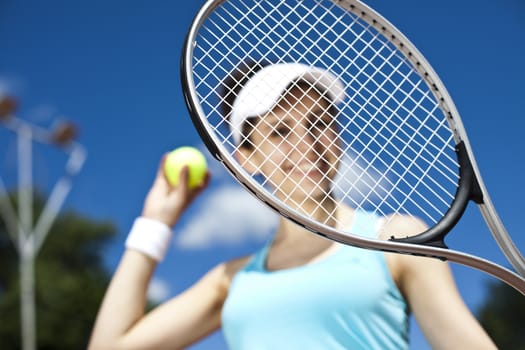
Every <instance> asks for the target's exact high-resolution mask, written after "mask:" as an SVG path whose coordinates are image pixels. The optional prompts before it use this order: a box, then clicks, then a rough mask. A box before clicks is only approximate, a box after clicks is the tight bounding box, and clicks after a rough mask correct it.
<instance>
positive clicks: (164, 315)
mask: <svg viewBox="0 0 525 350" xmlns="http://www.w3.org/2000/svg"><path fill="white" fill-rule="evenodd" d="M245 260H246V259H239V260H235V261H232V262H229V263H224V264H220V265H218V266H216V267H215V268H214V269H212V270H210V271H209V272H208V273H207V274H206V275H204V276H203V277H202V278H201V279H200V280H199V281H198V282H197V283H195V284H194V285H193V286H191V287H190V288H188V289H187V290H186V291H184V292H182V293H181V294H179V295H177V296H176V297H174V298H172V299H171V300H169V301H167V302H165V303H164V304H162V305H160V306H158V307H157V308H155V309H154V310H152V311H151V312H149V313H148V314H146V315H145V316H144V317H143V318H142V319H141V320H140V321H139V322H137V324H135V325H134V326H133V328H132V329H131V330H130V331H129V332H127V334H126V335H125V336H124V337H123V338H122V339H121V341H120V342H119V348H123V349H146V348H148V349H158V348H166V347H169V348H170V349H178V348H184V347H186V346H188V345H190V344H193V343H195V342H197V341H198V340H200V339H202V338H204V337H205V336H206V335H208V334H210V333H211V332H213V331H215V330H217V329H218V328H219V327H220V325H221V310H222V305H223V303H224V301H225V299H226V296H227V293H228V289H229V283H230V282H231V278H232V277H233V275H234V274H235V273H236V272H237V271H238V269H239V268H241V267H242V266H243V265H244V263H245Z"/></svg>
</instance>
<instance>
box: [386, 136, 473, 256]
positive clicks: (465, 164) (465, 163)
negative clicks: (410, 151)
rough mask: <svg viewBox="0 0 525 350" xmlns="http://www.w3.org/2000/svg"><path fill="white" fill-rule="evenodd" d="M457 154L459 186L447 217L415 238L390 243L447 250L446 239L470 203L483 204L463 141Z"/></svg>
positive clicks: (395, 240)
mask: <svg viewBox="0 0 525 350" xmlns="http://www.w3.org/2000/svg"><path fill="white" fill-rule="evenodd" d="M456 154H457V157H458V163H459V184H458V189H457V191H456V194H455V196H454V201H453V202H452V204H451V206H450V208H449V209H448V210H447V212H446V213H445V215H444V216H443V217H442V218H441V220H439V221H438V222H437V223H436V224H435V225H434V226H432V227H431V228H429V229H428V230H426V231H424V232H422V233H420V234H417V235H415V236H410V237H404V238H395V236H391V238H390V241H393V242H399V243H410V244H421V245H427V246H432V247H438V248H446V249H448V247H447V245H446V244H445V237H446V235H447V234H448V233H449V232H450V231H451V230H452V229H453V228H454V226H456V224H457V223H458V221H459V219H460V218H461V216H462V215H463V213H464V212H465V209H466V208H467V205H468V203H469V201H473V202H475V203H477V204H482V203H483V192H482V190H481V187H480V186H479V183H478V180H477V178H476V173H475V172H474V168H473V167H472V163H471V162H470V158H469V156H468V152H467V147H466V146H465V143H464V142H463V141H461V142H459V143H458V144H457V145H456Z"/></svg>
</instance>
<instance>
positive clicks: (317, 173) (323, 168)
mask: <svg viewBox="0 0 525 350" xmlns="http://www.w3.org/2000/svg"><path fill="white" fill-rule="evenodd" d="M288 170H290V171H291V172H292V173H298V174H300V175H301V176H303V177H304V176H307V177H321V176H323V175H324V174H326V172H327V170H328V165H327V164H326V162H318V163H311V162H308V161H304V162H301V163H299V164H297V165H294V166H291V167H290V169H288Z"/></svg>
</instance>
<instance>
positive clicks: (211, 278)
mask: <svg viewBox="0 0 525 350" xmlns="http://www.w3.org/2000/svg"><path fill="white" fill-rule="evenodd" d="M250 258H251V256H244V257H241V258H237V259H233V260H230V261H226V262H223V263H220V264H218V265H216V266H215V267H214V268H213V269H211V270H210V271H209V272H208V273H207V274H206V275H205V276H204V277H203V279H202V281H203V282H204V281H207V283H206V282H204V283H205V284H213V285H215V287H216V288H217V289H218V290H219V291H220V294H222V297H223V298H225V297H226V295H227V294H228V291H229V289H230V284H231V281H232V279H233V277H234V276H235V274H236V273H237V272H238V271H239V270H240V269H242V268H243V267H244V265H246V263H247V262H248V260H249V259H250Z"/></svg>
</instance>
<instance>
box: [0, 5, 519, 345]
mask: <svg viewBox="0 0 525 350" xmlns="http://www.w3.org/2000/svg"><path fill="white" fill-rule="evenodd" d="M202 3H203V1H183V2H177V1H155V2H152V1H148V2H147V1H136V0H130V1H100V0H94V1H90V2H75V1H65V0H49V1H45V2H43V1H36V0H32V1H15V0H2V1H1V2H0V96H1V95H6V94H11V95H14V96H16V97H17V98H18V99H19V100H20V108H19V109H18V111H17V116H18V117H19V118H23V119H25V120H28V121H30V122H32V123H35V124H37V125H39V126H42V127H49V126H51V125H52V124H53V123H54V122H56V120H61V119H69V120H72V121H74V122H75V123H76V124H77V125H78V127H79V129H80V134H79V139H78V141H79V142H80V143H82V144H83V145H84V146H85V147H86V149H87V151H88V158H87V162H86V164H85V166H84V168H83V170H82V172H81V173H80V174H79V176H78V177H77V178H76V179H75V183H74V186H73V188H72V191H71V192H70V194H69V196H68V198H67V201H66V203H65V206H66V207H68V208H74V209H76V210H77V211H79V212H81V213H83V214H85V215H87V216H89V217H92V218H94V219H109V220H112V221H114V222H115V223H116V225H117V227H118V230H119V232H118V236H117V238H116V239H115V241H114V243H113V244H112V245H111V246H109V247H108V249H107V251H106V252H105V255H106V257H107V265H108V269H110V271H112V270H113V269H114V268H115V266H116V263H117V261H118V259H119V256H120V254H121V253H122V249H123V248H122V247H123V241H124V239H125V236H126V234H127V231H128V229H129V227H130V225H131V223H132V221H133V219H134V218H135V217H136V216H137V215H138V214H139V213H140V210H141V206H142V200H143V198H144V196H145V194H146V191H147V190H148V188H149V185H150V183H151V181H152V179H153V176H154V174H155V171H156V167H157V163H158V160H159V158H160V156H161V155H162V154H163V153H164V152H166V151H168V150H170V149H172V148H175V147H178V146H182V145H192V146H196V147H199V148H203V145H202V143H201V141H200V139H199V137H198V135H197V133H196V131H195V129H194V128H193V126H192V124H191V121H190V118H189V116H188V113H187V111H186V107H185V104H184V101H183V95H182V92H181V88H180V74H179V61H180V52H181V49H182V44H183V40H184V36H185V34H186V30H187V28H188V26H189V25H190V22H191V18H192V17H193V15H194V14H195V13H196V11H197V9H198V7H199V6H200V5H201V4H202ZM368 4H369V5H370V6H372V7H373V8H375V9H376V10H378V11H379V12H380V13H382V14H383V16H385V17H386V18H388V19H389V20H390V21H391V22H392V23H394V24H395V25H396V26H397V27H398V28H399V29H400V30H401V31H402V32H404V33H405V34H406V36H407V37H408V38H410V39H411V40H412V41H413V43H414V44H415V45H416V46H417V47H418V48H419V49H420V51H421V52H422V53H423V54H424V55H425V56H426V57H427V59H428V60H429V61H430V63H431V64H432V65H433V67H434V69H435V70H436V71H437V73H438V74H439V75H440V77H441V79H442V80H443V81H444V83H445V85H446V86H447V88H448V90H449V93H450V94H451V96H452V98H453V99H454V101H455V103H456V106H457V108H458V110H459V111H460V113H461V115H462V118H463V122H464V124H465V127H466V130H467V133H468V135H469V138H470V141H471V144H472V147H473V149H474V153H475V155H476V156H477V162H478V166H479V168H480V170H481V172H482V175H483V178H484V180H485V183H486V186H487V188H488V189H489V192H490V194H491V197H492V200H493V201H494V203H495V205H496V208H497V210H498V212H499V213H500V215H501V217H502V219H503V222H504V223H505V225H506V227H507V229H508V231H509V232H510V233H511V234H512V236H513V237H514V239H515V240H516V243H517V245H518V246H519V247H520V248H521V250H522V251H523V250H525V236H524V235H523V232H522V231H523V228H522V220H521V218H520V214H521V212H522V211H523V209H525V208H524V206H523V204H522V203H523V202H522V201H521V200H520V199H522V198H525V190H524V189H523V186H521V183H522V179H523V170H524V166H523V161H524V160H525V156H524V151H525V138H524V137H523V130H524V126H525V122H524V117H525V114H524V113H525V112H524V111H525V88H524V87H523V82H525V67H524V64H523V62H525V3H524V2H523V1H522V0H507V1H497V2H495V1H489V0H476V1H475V0H462V1H454V0H442V1H439V2H436V1H432V2H430V1H421V0H419V1H418V0H399V1H395V2H394V1H379V0H370V1H369V2H368ZM63 160H64V159H63V157H60V155H59V152H54V151H49V150H47V149H46V147H44V146H38V145H37V146H35V152H34V161H35V166H34V169H35V175H34V176H35V182H36V183H37V184H38V185H39V186H41V187H43V188H45V189H47V190H48V191H49V190H50V189H51V188H52V186H53V183H54V181H55V180H56V179H57V177H59V176H60V174H61V170H62V166H63V164H62V163H61V162H63ZM210 167H211V170H212V174H213V179H212V183H211V186H210V188H209V189H208V190H207V191H206V193H205V194H204V195H202V196H201V197H200V198H199V199H198V200H197V201H196V202H195V203H194V205H193V206H192V208H191V209H190V210H189V211H188V212H187V213H186V215H185V216H184V217H183V220H182V221H181V222H180V224H179V225H177V226H176V228H175V232H176V239H175V240H174V244H173V246H172V249H171V250H170V252H169V254H168V256H167V259H166V260H165V262H164V263H163V264H162V265H161V266H160V267H159V269H158V271H157V273H156V275H155V280H154V282H155V283H154V284H153V287H152V289H151V290H152V292H153V294H154V295H156V296H157V297H159V298H166V297H169V296H172V295H176V294H177V293H178V292H180V291H181V290H183V289H184V288H186V287H187V286H189V285H190V284H192V283H193V282H194V281H195V280H196V279H198V278H199V277H200V276H201V275H202V274H203V273H204V272H206V271H207V270H208V269H210V268H211V267H212V266H214V265H215V264H217V263H218V262H220V261H223V260H225V259H231V258H234V257H238V256H241V255H245V254H249V253H250V252H252V251H254V250H255V249H257V248H258V247H260V246H261V244H262V243H263V242H264V241H265V240H266V239H267V238H268V229H269V228H271V226H272V225H273V222H274V216H273V214H271V213H269V212H267V211H266V210H265V209H264V208H261V206H260V205H259V204H258V203H257V202H255V201H254V200H253V199H252V198H251V197H250V196H248V195H247V194H246V193H244V192H243V191H242V190H241V189H240V187H239V186H237V185H236V184H235V182H234V181H233V180H231V179H230V177H229V175H228V174H226V173H225V172H224V171H223V170H222V169H221V168H220V165H218V164H217V163H216V162H214V161H213V160H211V159H210ZM0 171H1V173H0V175H1V176H2V178H4V180H5V181H7V182H8V184H10V185H14V184H15V182H14V178H15V175H16V148H15V144H14V135H12V134H10V133H9V132H6V130H5V129H2V128H0ZM241 218H242V220H240V219H241ZM254 227H259V230H258V232H254V229H253V228H254ZM448 243H449V245H450V246H452V247H455V248H457V249H459V250H467V251H469V252H472V253H475V254H479V255H482V256H484V257H486V258H488V259H490V260H495V261H498V262H501V263H504V260H503V259H502V256H501V254H500V253H499V252H498V249H497V248H496V247H495V246H494V244H493V241H492V239H491V238H490V234H489V232H488V230H487V229H486V228H485V226H484V224H483V223H482V221H481V215H480V214H479V211H478V210H477V208H476V207H475V206H474V205H470V207H469V208H468V209H467V213H466V216H465V218H464V220H462V221H461V222H460V224H459V225H458V226H457V228H456V229H455V230H454V232H453V233H452V235H451V237H449V239H448ZM453 271H454V274H455V276H456V279H457V283H458V287H459V289H460V292H461V293H462V295H463V297H464V299H465V301H466V302H467V304H468V305H469V307H471V308H472V309H473V310H475V309H476V307H477V306H478V305H479V304H480V302H481V301H482V300H483V298H485V297H488V296H486V295H485V288H484V287H485V285H486V283H487V281H489V280H490V278H488V277H486V276H485V275H483V274H481V273H479V272H477V271H474V270H472V269H469V268H465V267H462V266H458V265H453ZM411 333H412V334H411V339H412V348H413V349H425V348H428V346H427V345H426V342H425V341H424V338H423V337H422V335H421V333H420V331H419V329H418V328H417V326H415V325H414V327H413V328H412V332H411ZM224 347H225V345H224V342H223V340H222V337H221V334H220V333H218V334H216V335H214V336H212V337H211V338H210V339H208V340H206V341H204V342H202V343H200V344H199V345H196V346H194V347H192V349H199V350H206V349H221V348H224Z"/></svg>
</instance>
